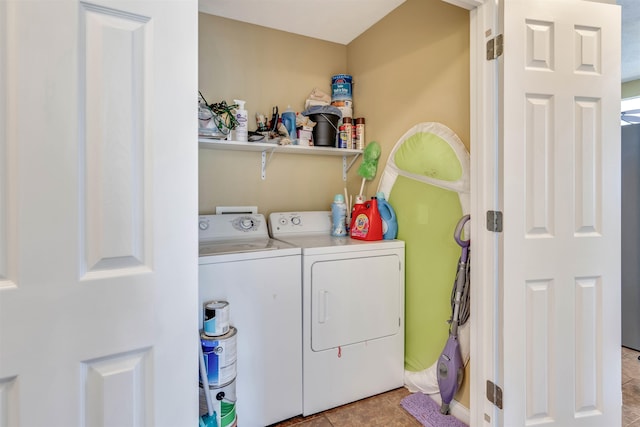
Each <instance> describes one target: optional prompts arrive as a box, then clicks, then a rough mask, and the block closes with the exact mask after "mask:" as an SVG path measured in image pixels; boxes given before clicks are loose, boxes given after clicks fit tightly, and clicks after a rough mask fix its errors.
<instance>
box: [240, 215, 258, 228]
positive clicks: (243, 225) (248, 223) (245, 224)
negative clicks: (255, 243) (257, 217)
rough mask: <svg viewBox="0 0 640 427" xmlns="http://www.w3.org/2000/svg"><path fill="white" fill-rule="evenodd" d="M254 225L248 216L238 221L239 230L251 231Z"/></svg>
mask: <svg viewBox="0 0 640 427" xmlns="http://www.w3.org/2000/svg"><path fill="white" fill-rule="evenodd" d="M254 225H255V224H254V222H253V219H252V218H250V217H248V216H245V217H244V218H242V219H241V220H240V228H242V229H243V230H251V229H252V228H253V226H254Z"/></svg>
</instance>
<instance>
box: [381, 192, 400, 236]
mask: <svg viewBox="0 0 640 427" xmlns="http://www.w3.org/2000/svg"><path fill="white" fill-rule="evenodd" d="M376 197H377V198H378V210H379V211H380V216H381V217H382V237H383V238H384V239H385V240H393V239H395V238H396V237H397V236H398V219H397V218H396V212H395V211H394V210H393V207H392V206H391V204H389V202H387V201H386V200H385V198H384V193H383V192H382V191H378V192H377V193H376Z"/></svg>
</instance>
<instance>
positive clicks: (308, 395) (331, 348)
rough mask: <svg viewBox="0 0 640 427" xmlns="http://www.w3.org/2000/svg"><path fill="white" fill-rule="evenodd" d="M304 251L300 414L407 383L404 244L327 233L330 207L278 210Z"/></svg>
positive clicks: (275, 217) (275, 229)
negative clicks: (308, 210)
mask: <svg viewBox="0 0 640 427" xmlns="http://www.w3.org/2000/svg"><path fill="white" fill-rule="evenodd" d="M269 227H270V233H271V235H272V237H274V238H276V239H278V240H282V241H284V242H287V243H290V244H292V245H294V246H296V247H299V248H300V249H301V250H302V260H301V261H302V361H303V362H302V389H303V391H302V414H303V415H305V416H306V415H310V414H314V413H316V412H320V411H324V410H327V409H329V408H333V407H336V406H340V405H343V404H346V403H349V402H353V401H355V400H359V399H362V398H365V397H369V396H372V395H375V394H378V393H382V392H385V391H388V390H391V389H394V388H398V387H402V385H403V374H404V253H405V248H404V242H402V241H399V240H381V241H375V242H366V241H361V240H355V239H351V238H350V237H332V236H331V235H330V229H331V218H330V212H325V211H314V212H275V213H272V214H271V215H270V216H269Z"/></svg>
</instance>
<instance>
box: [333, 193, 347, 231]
mask: <svg viewBox="0 0 640 427" xmlns="http://www.w3.org/2000/svg"><path fill="white" fill-rule="evenodd" d="M346 220H347V204H346V203H345V201H344V196H343V195H342V194H336V196H335V198H334V199H333V203H331V235H332V236H338V237H340V236H346V235H347V223H346Z"/></svg>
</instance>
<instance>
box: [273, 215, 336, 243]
mask: <svg viewBox="0 0 640 427" xmlns="http://www.w3.org/2000/svg"><path fill="white" fill-rule="evenodd" d="M269 231H270V233H271V236H272V237H278V236H282V235H291V234H329V233H330V232H331V212H330V211H305V212H273V213H272V214H271V215H269Z"/></svg>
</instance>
